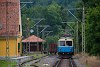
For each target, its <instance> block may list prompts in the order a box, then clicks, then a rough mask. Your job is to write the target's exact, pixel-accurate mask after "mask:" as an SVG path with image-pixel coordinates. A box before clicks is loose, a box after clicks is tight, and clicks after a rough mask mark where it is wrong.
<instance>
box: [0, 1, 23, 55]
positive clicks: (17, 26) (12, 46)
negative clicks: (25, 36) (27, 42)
mask: <svg viewBox="0 0 100 67" xmlns="http://www.w3.org/2000/svg"><path fill="white" fill-rule="evenodd" d="M21 38H22V26H21V13H20V0H7V2H6V0H0V57H17V56H20V55H21V52H22V50H21V48H22V46H21Z"/></svg>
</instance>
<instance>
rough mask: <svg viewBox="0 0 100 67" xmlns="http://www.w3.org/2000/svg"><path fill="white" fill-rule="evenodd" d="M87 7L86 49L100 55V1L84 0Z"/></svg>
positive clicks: (92, 53)
mask: <svg viewBox="0 0 100 67" xmlns="http://www.w3.org/2000/svg"><path fill="white" fill-rule="evenodd" d="M83 2H84V4H85V8H86V51H87V52H88V53H89V54H90V55H99V56H100V2H99V1H98V0H83Z"/></svg>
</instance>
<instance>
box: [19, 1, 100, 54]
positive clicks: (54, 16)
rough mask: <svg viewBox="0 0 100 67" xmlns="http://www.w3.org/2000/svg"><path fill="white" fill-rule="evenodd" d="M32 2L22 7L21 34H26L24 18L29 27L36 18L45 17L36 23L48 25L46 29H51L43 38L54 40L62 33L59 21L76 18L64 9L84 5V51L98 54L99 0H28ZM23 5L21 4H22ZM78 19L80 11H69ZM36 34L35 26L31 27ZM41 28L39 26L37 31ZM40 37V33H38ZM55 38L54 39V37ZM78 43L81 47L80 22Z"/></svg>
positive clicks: (73, 20)
mask: <svg viewBox="0 0 100 67" xmlns="http://www.w3.org/2000/svg"><path fill="white" fill-rule="evenodd" d="M21 1H28V0H21ZM30 1H32V2H33V4H27V5H26V6H25V7H24V8H23V9H22V23H23V36H24V37H25V36H27V32H25V30H26V28H27V22H28V21H27V20H26V18H30V20H29V22H30V28H31V27H33V26H34V24H35V23H36V22H38V21H39V20H34V19H37V18H45V20H42V21H41V22H40V23H39V24H38V25H49V26H50V27H49V28H47V29H46V30H48V31H53V33H50V34H49V35H48V36H46V33H45V35H44V38H43V39H46V40H47V42H48V43H52V42H54V41H53V40H56V39H58V38H56V36H57V37H61V36H62V35H63V34H64V31H62V29H65V26H66V25H65V24H62V23H61V22H63V21H64V22H70V21H72V22H76V20H75V19H74V18H73V17H72V16H71V15H70V14H69V13H68V11H67V10H66V9H70V8H76V7H79V8H80V7H81V8H82V7H83V3H84V6H85V17H86V18H85V20H86V21H85V22H86V52H87V53H89V54H90V55H100V2H99V0H82V1H81V0H30ZM22 6H23V5H22ZM71 12H72V13H73V14H74V15H76V16H77V17H78V18H79V19H80V20H82V11H71ZM32 29H34V32H33V33H31V34H34V35H37V32H36V27H33V28H32ZM42 29H43V28H41V27H39V32H40V31H41V30H42ZM39 37H42V34H39ZM55 38H56V39H55ZM79 43H80V49H81V23H79Z"/></svg>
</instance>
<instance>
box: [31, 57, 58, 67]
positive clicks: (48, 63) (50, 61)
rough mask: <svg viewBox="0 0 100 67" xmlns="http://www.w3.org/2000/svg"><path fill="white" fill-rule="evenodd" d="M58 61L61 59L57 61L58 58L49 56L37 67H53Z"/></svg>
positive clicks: (37, 64)
mask: <svg viewBox="0 0 100 67" xmlns="http://www.w3.org/2000/svg"><path fill="white" fill-rule="evenodd" d="M58 60H59V59H57V56H48V57H44V58H42V59H41V60H40V62H38V63H36V64H35V65H36V66H37V67H52V66H53V65H54V64H55V63H56V62H57V61H58ZM33 66H34V64H33Z"/></svg>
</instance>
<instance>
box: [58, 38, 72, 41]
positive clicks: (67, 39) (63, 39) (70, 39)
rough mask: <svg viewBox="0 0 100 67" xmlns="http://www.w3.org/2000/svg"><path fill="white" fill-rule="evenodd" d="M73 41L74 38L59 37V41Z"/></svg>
mask: <svg viewBox="0 0 100 67" xmlns="http://www.w3.org/2000/svg"><path fill="white" fill-rule="evenodd" d="M65 40H66V41H73V39H72V38H61V39H59V40H58V41H65Z"/></svg>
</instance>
